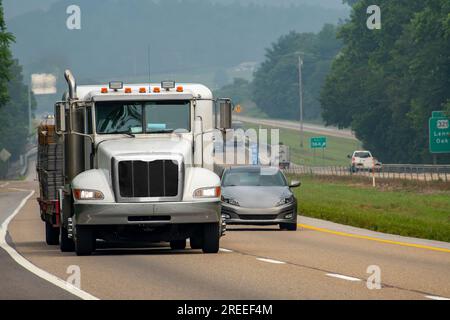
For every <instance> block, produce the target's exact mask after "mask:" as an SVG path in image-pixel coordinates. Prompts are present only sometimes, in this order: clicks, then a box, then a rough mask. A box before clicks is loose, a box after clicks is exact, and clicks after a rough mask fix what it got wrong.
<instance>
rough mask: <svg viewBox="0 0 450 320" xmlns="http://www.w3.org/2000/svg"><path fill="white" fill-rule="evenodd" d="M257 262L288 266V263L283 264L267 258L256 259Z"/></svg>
mask: <svg viewBox="0 0 450 320" xmlns="http://www.w3.org/2000/svg"><path fill="white" fill-rule="evenodd" d="M256 260H259V261H262V262H268V263H273V264H286V262H283V261H278V260H272V259H266V258H256Z"/></svg>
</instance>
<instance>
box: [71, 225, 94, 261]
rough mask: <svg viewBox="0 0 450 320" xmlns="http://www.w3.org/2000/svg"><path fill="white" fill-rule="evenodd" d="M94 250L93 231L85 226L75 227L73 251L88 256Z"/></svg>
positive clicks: (78, 254)
mask: <svg viewBox="0 0 450 320" xmlns="http://www.w3.org/2000/svg"><path fill="white" fill-rule="evenodd" d="M94 251H95V237H94V232H93V230H91V229H88V228H86V227H77V230H76V233H75V252H76V254H77V256H90V255H91V254H92V253H93V252H94Z"/></svg>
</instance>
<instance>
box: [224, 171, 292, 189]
mask: <svg viewBox="0 0 450 320" xmlns="http://www.w3.org/2000/svg"><path fill="white" fill-rule="evenodd" d="M222 186H223V187H237V186H246V187H258V186H259V187H285V186H287V182H286V179H285V178H284V176H283V174H282V173H281V172H280V170H277V169H273V168H261V169H259V168H258V169H231V170H228V171H226V172H225V174H224V177H223V181H222Z"/></svg>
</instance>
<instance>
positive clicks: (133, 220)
mask: <svg viewBox="0 0 450 320" xmlns="http://www.w3.org/2000/svg"><path fill="white" fill-rule="evenodd" d="M73 222H74V224H76V225H165V224H189V223H195V224H199V223H217V222H221V215H220V202H218V201H216V202H159V203H112V204H75V215H74V217H73Z"/></svg>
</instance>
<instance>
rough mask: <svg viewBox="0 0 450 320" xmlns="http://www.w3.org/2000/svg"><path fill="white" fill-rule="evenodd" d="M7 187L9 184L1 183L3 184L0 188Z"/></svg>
mask: <svg viewBox="0 0 450 320" xmlns="http://www.w3.org/2000/svg"><path fill="white" fill-rule="evenodd" d="M7 185H9V182H5V183H3V184H0V188H4V187H6V186H7Z"/></svg>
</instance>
